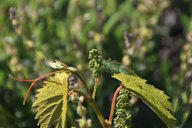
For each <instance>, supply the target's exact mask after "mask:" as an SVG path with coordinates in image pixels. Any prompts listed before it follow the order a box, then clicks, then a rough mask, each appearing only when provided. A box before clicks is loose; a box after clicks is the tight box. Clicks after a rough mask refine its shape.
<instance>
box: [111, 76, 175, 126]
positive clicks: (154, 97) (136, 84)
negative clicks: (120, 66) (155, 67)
mask: <svg viewBox="0 0 192 128" xmlns="http://www.w3.org/2000/svg"><path fill="white" fill-rule="evenodd" d="M112 77H114V78H116V79H117V80H119V81H121V82H122V85H123V86H124V87H126V88H127V89H128V90H129V91H130V92H131V93H133V94H135V95H136V96H137V97H138V98H140V99H141V100H142V101H143V102H144V103H146V104H147V105H148V106H149V107H150V108H151V109H152V110H153V111H154V112H155V113H156V114H157V115H158V116H159V117H160V119H161V120H162V121H163V122H164V123H165V124H166V125H167V126H168V127H169V128H173V127H174V121H175V118H174V116H173V115H172V114H171V112H173V110H172V107H171V103H170V102H169V101H168V99H169V97H168V96H167V95H166V94H165V93H164V92H163V91H162V90H159V89H157V88H155V87H154V86H152V85H149V84H147V83H146V80H144V79H141V78H140V77H136V76H132V75H124V74H114V75H113V76H112Z"/></svg>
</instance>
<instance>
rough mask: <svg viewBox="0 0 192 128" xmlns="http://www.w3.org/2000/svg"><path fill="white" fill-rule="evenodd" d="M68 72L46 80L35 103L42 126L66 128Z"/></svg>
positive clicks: (36, 117) (43, 127) (46, 127)
mask: <svg viewBox="0 0 192 128" xmlns="http://www.w3.org/2000/svg"><path fill="white" fill-rule="evenodd" d="M68 77H69V75H68V74H67V73H64V72H63V73H57V74H55V76H53V77H50V78H49V79H48V80H47V81H44V83H45V85H44V86H43V87H42V88H40V89H38V90H37V91H38V94H37V95H36V98H37V99H36V101H35V102H34V103H33V107H34V108H35V111H36V112H37V113H36V116H35V119H39V120H38V124H37V125H40V128H53V127H54V128H65V122H66V113H67V94H68V82H67V79H68Z"/></svg>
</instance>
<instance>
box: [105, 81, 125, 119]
mask: <svg viewBox="0 0 192 128" xmlns="http://www.w3.org/2000/svg"><path fill="white" fill-rule="evenodd" d="M122 87H123V86H122V85H121V86H119V87H118V88H117V89H116V91H115V93H114V95H113V100H112V104H111V111H110V115H109V119H108V121H109V122H110V123H112V120H113V114H114V111H115V104H116V100H117V96H118V94H119V92H120V91H121V89H122Z"/></svg>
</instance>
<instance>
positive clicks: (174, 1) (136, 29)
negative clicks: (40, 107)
mask: <svg viewBox="0 0 192 128" xmlns="http://www.w3.org/2000/svg"><path fill="white" fill-rule="evenodd" d="M92 48H97V49H98V50H99V51H100V53H101V54H102V55H103V56H104V57H105V58H112V59H115V60H117V61H120V62H122V63H123V64H125V65H126V66H128V67H129V68H132V69H133V70H135V72H136V73H137V74H139V75H140V76H141V77H143V78H145V79H147V80H148V82H149V83H151V84H154V85H156V87H157V88H159V89H162V90H164V91H165V92H166V94H168V95H169V96H170V101H171V102H172V104H173V107H174V109H175V114H174V115H175V117H176V119H177V122H176V127H177V128H192V113H191V109H192V1H191V0H182V1H181V0H105V1H104V0H1V4H0V128H35V127H37V126H36V123H37V120H35V119H34V110H33V109H32V107H31V105H32V102H33V101H34V100H35V98H34V94H35V90H36V89H37V88H38V86H36V87H34V89H33V91H32V92H31V94H30V96H29V98H28V100H27V104H26V105H25V106H23V105H22V101H23V97H24V95H25V92H26V90H27V88H28V87H29V84H27V83H20V82H16V81H13V80H10V79H9V77H8V76H9V74H12V75H13V76H17V77H19V78H23V79H32V78H35V77H38V76H41V75H43V74H45V73H47V72H49V71H51V70H50V69H49V68H48V67H47V66H46V65H45V64H44V63H43V61H44V56H45V57H46V58H47V59H50V60H54V59H58V60H60V61H62V62H64V63H66V64H67V65H70V66H74V67H77V68H78V69H79V71H80V72H81V74H82V76H83V77H84V78H85V80H86V82H87V83H89V85H92V84H93V81H94V78H93V76H92V73H91V71H90V70H89V68H88V52H89V50H91V49H92ZM117 87H118V83H117V82H115V81H114V79H112V78H111V77H110V75H108V74H101V75H100V83H99V87H98V92H97V103H98V105H99V107H100V108H101V111H102V113H103V114H104V116H105V117H106V118H108V115H109V110H110V104H111V97H112V95H113V92H114V91H115V89H116V88H117ZM90 88H91V86H90ZM88 107H90V106H88ZM88 111H89V114H88V117H89V118H92V124H93V127H95V128H97V127H101V125H100V123H99V121H98V119H97V117H96V115H95V114H94V112H93V110H92V109H91V108H88ZM132 111H133V128H166V126H165V125H164V124H163V123H162V121H161V120H160V119H159V118H158V117H157V116H156V115H155V114H154V113H153V112H152V111H151V110H150V109H149V108H148V107H147V106H146V105H144V104H143V103H142V102H141V101H140V100H138V101H137V103H136V104H135V105H134V107H133V110H132ZM75 116H76V113H75V108H73V106H72V107H71V108H70V109H69V114H68V120H69V121H70V120H74V119H75V118H76V117H75Z"/></svg>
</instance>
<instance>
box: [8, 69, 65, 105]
mask: <svg viewBox="0 0 192 128" xmlns="http://www.w3.org/2000/svg"><path fill="white" fill-rule="evenodd" d="M63 71H64V70H58V71H55V72H50V73H47V74H45V75H43V76H41V77H38V78H36V79H32V80H22V79H19V78H16V77H13V76H11V75H10V78H11V79H13V80H16V81H21V82H27V83H31V85H30V86H29V88H28V90H27V93H26V94H25V97H24V100H23V105H25V101H26V100H27V97H28V95H29V93H30V91H31V89H32V87H33V86H34V85H35V84H36V82H37V81H39V80H42V79H44V78H46V77H47V76H50V75H53V74H55V73H59V72H63Z"/></svg>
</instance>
